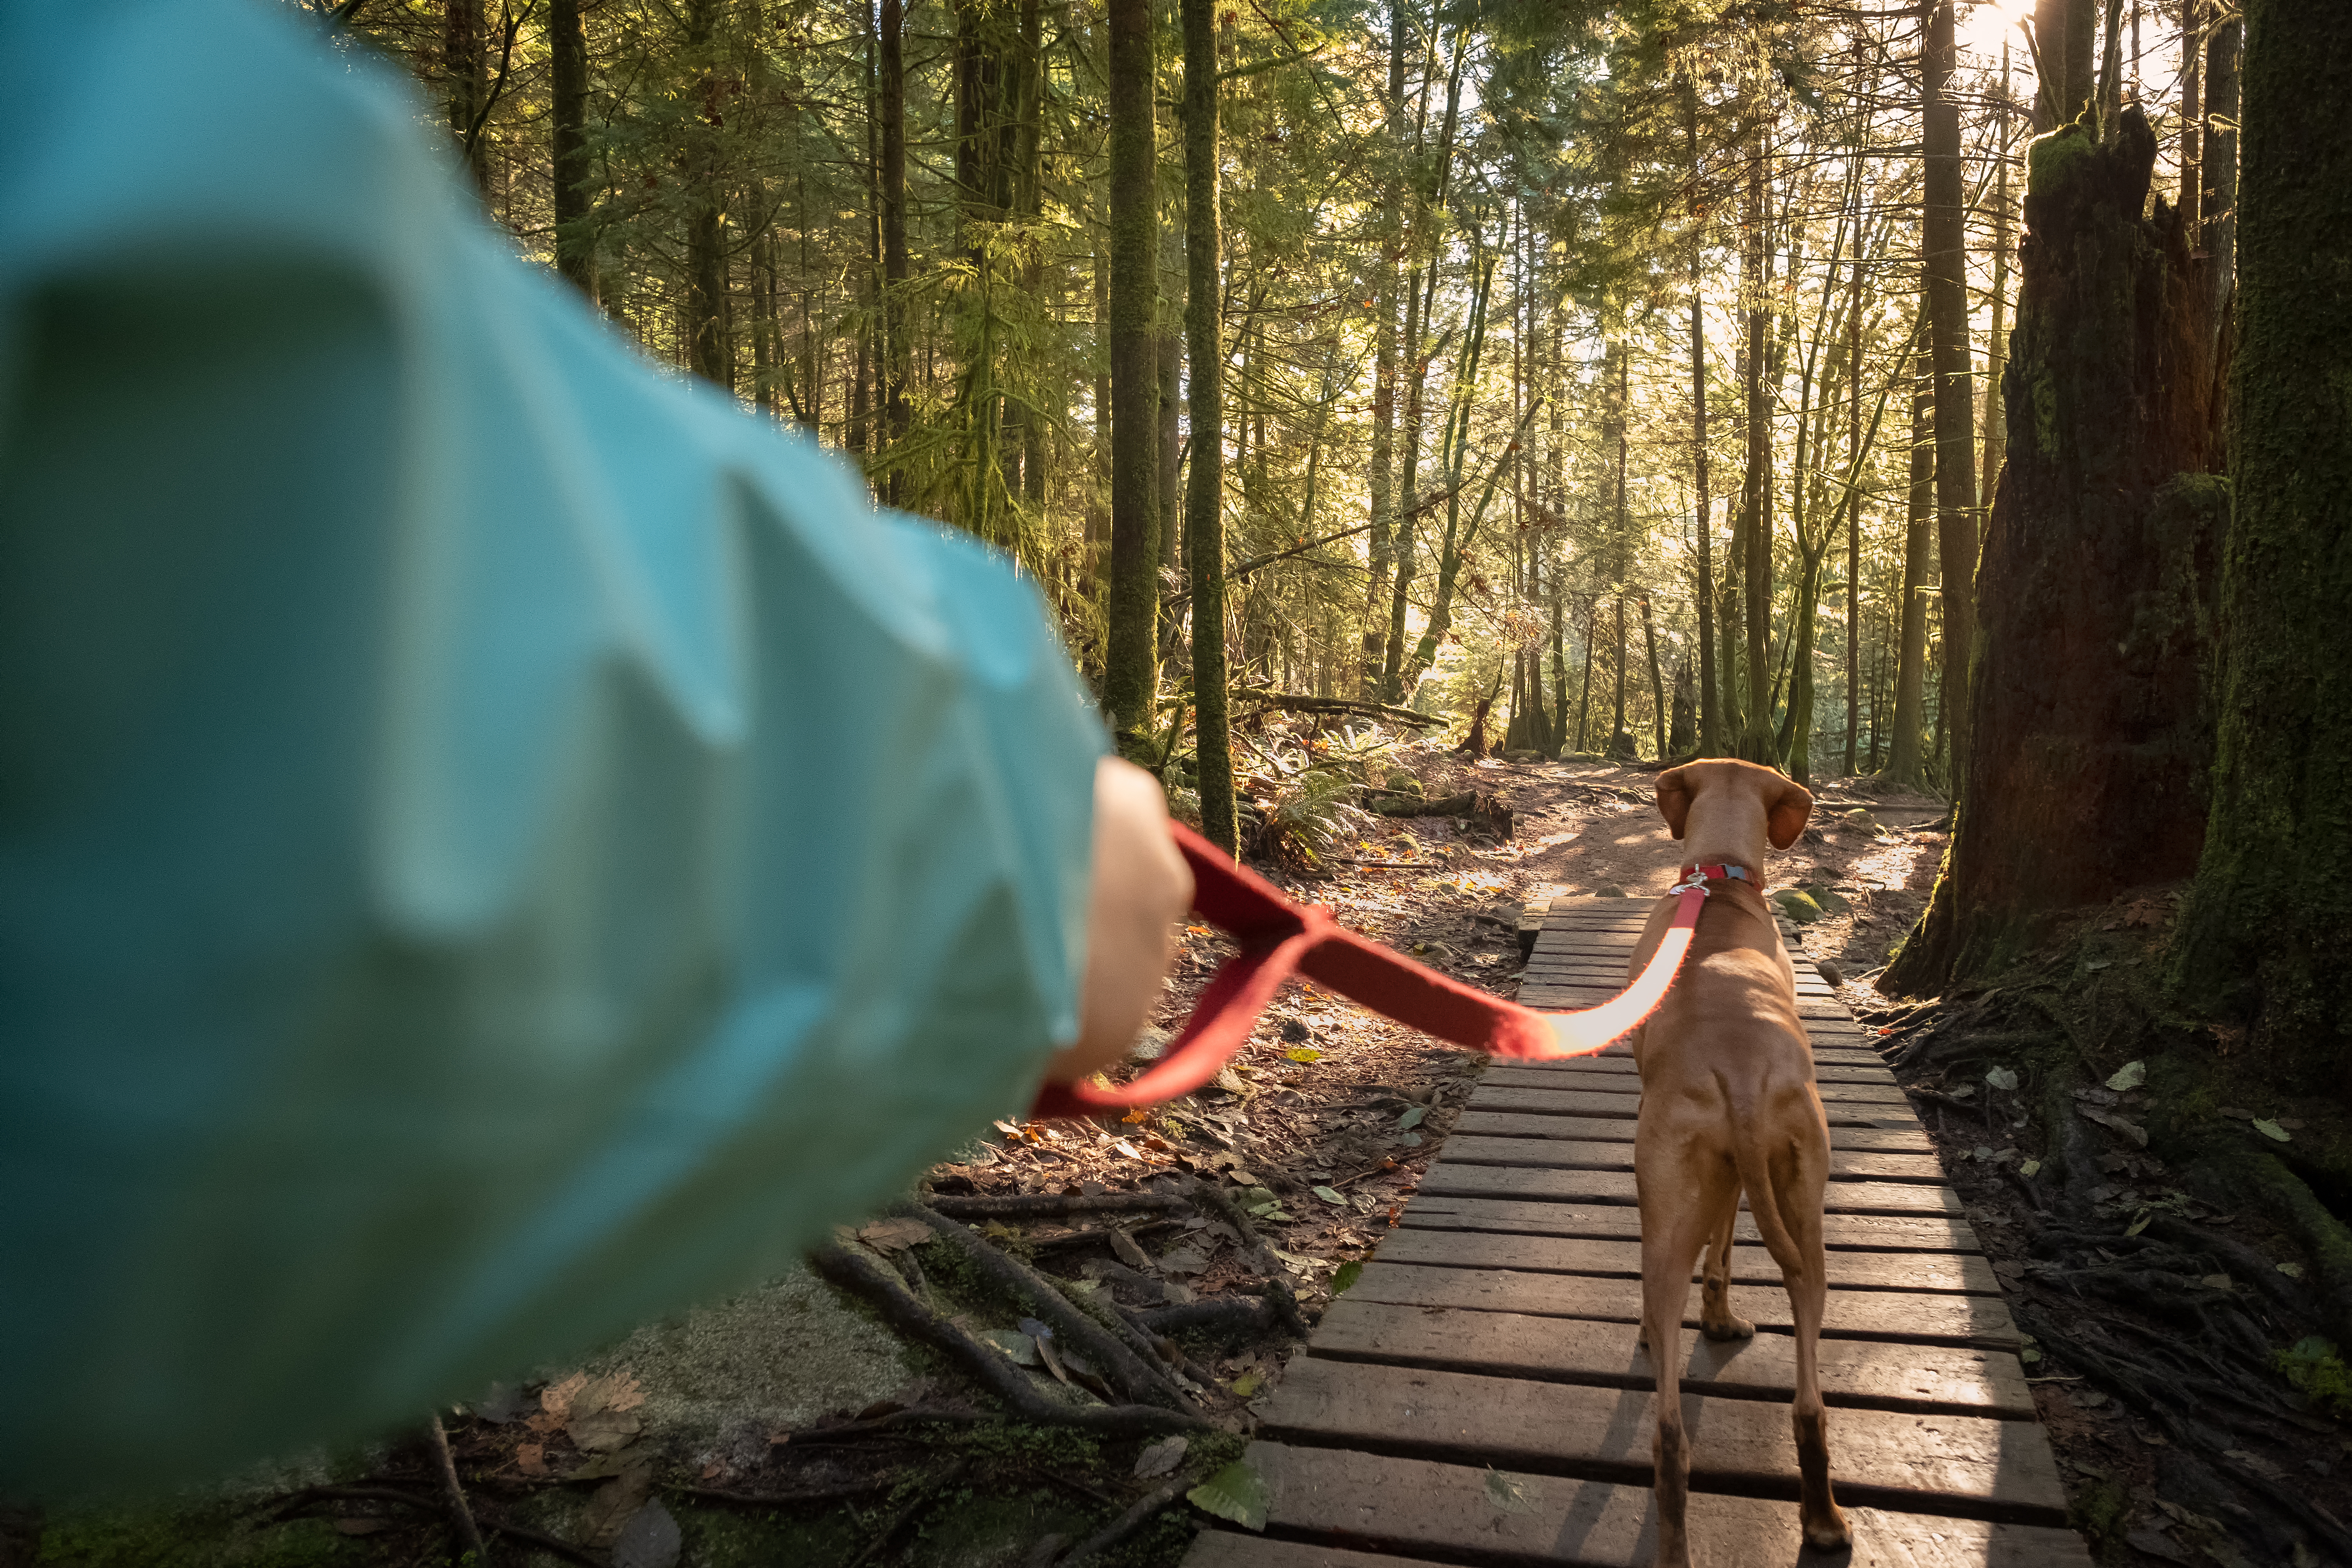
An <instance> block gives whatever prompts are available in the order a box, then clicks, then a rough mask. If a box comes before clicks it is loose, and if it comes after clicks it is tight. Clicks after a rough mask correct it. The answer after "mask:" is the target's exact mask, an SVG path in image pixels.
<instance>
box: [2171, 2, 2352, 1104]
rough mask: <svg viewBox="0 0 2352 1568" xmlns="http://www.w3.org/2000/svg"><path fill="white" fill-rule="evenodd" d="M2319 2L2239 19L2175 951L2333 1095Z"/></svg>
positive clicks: (2350, 940) (2345, 856)
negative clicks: (2200, 853) (2228, 255)
mask: <svg viewBox="0 0 2352 1568" xmlns="http://www.w3.org/2000/svg"><path fill="white" fill-rule="evenodd" d="M2341 24H2342V18H2341V17H2340V16H2337V15H2336V8H2335V7H2334V6H2333V5H2326V4H2323V3H2322V0H2252V3H2251V4H2249V5H2247V6H2246V12H2245V56H2244V65H2243V72H2244V75H2243V91H2244V95H2245V97H2244V111H2243V112H2244V122H2245V165H2244V177H2243V184H2242V187H2241V193H2240V196H2241V200H2242V207H2243V212H2244V221H2243V223H2242V225H2241V226H2240V227H2239V237H2240V238H2239V268H2238V277H2239V282H2238V292H2237V300H2236V311H2237V321H2236V326H2235V329H2234V347H2233V348H2232V350H2231V367H2230V397H2231V413H2230V436H2229V448H2230V474H2231V484H2232V489H2233V490H2234V492H2235V495H2236V500H2237V504H2236V508H2235V512H2234V516H2233V519H2232V521H2231V529H2230V535H2229V542H2228V549H2227V553H2226V556H2225V559H2224V561H2223V564H2222V568H2221V627H2222V631H2221V639H2220V647H2219V650H2218V651H2219V658H2218V661H2217V663H2218V668H2219V677H2220V682H2219V683H2220V693H2219V695H2220V704H2219V710H2220V737H2219V741H2220V766H2219V769H2218V775H2217V777H2216V780H2215V785H2214V792H2213V811H2212V816H2211V826H2210V837H2208V839H2207V841H2206V845H2205V852H2204V857H2203V858H2202V860H2201V861H2200V863H2199V866H2198V870H2197V882H2196V886H2195V889H2194V890H2193V892H2192V893H2191V895H2190V898H2189V909H2188V910H2187V913H2186V915H2185V916H2184V918H2183V920H2182V923H2181V930H2180V935H2179V942H2178V946H2177V948H2176V950H2175V951H2176V952H2179V955H2180V973H2181V975H2182V977H2183V979H2184V981H2185V983H2186V994H2187V995H2188V996H2189V997H2190V998H2193V999H2194V1000H2195V1001H2196V1002H2197V1003H2199V1004H2201V1005H2205V1006H2207V1007H2209V1008H2210V1009H2214V1010H2223V1009H2226V1010H2227V1011H2228V1012H2229V1013H2231V1014H2233V1015H2235V1016H2238V1017H2241V1018H2244V1019H2247V1020H2250V1021H2251V1022H2252V1024H2253V1026H2254V1034H2253V1037H2254V1040H2255V1042H2256V1044H2257V1045H2258V1046H2259V1047H2261V1048H2262V1049H2263V1052H2264V1054H2265V1055H2266V1056H2267V1057H2268V1058H2270V1059H2271V1060H2273V1062H2275V1063H2277V1064H2278V1065H2279V1066H2280V1067H2282V1068H2284V1069H2286V1072H2287V1073H2288V1074H2289V1075H2292V1076H2299V1077H2300V1079H2301V1080H2302V1082H2303V1084H2304V1085H2305V1087H2307V1088H2308V1089H2311V1090H2314V1091H2316V1092H2321V1093H2327V1094H2331V1095H2332V1096H2334V1097H2335V1098H2336V1100H2338V1101H2339V1102H2340V1101H2341V1100H2344V1099H2345V1098H2346V1088H2345V1085H2346V1081H2347V1079H2346V1073H2345V1070H2344V1064H2345V1061H2346V1059H2347V1057H2346V1050H2347V1034H2352V1026H2347V1020H2352V994H2347V992H2352V803H2347V798H2346V796H2347V791H2352V784H2347V781H2352V705H2347V702H2346V700H2345V698H2344V693H2343V690H2342V680H2343V671H2344V670H2345V669H2346V668H2352V647H2347V644H2352V619H2347V616H2346V615H2345V613H2344V605H2345V604H2346V602H2347V594H2352V563H2347V556H2346V554H2345V552H2344V550H2343V542H2344V541H2345V539H2347V537H2352V423H2347V421H2346V419H2345V417H2344V384H2345V382H2344V378H2345V375H2346V374H2347V372H2346V367H2347V366H2352V294H2347V292H2346V290H2345V288H2344V284H2343V277H2342V266H2343V258H2344V257H2346V256H2347V255H2352V127H2347V122H2346V121H2345V119H2344V114H2343V105H2342V100H2341V99H2340V98H2339V97H2338V96H2337V95H2336V88H2338V87H2340V86H2341V85H2342V84H2343V83H2345V82H2347V81H2352V34H2347V31H2346V30H2345V28H2344V27H2343V26H2342V25H2341Z"/></svg>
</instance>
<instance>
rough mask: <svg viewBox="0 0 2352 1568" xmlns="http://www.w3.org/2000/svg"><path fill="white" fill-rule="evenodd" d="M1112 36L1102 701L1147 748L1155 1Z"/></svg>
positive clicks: (1154, 498) (1113, 11)
mask: <svg viewBox="0 0 2352 1568" xmlns="http://www.w3.org/2000/svg"><path fill="white" fill-rule="evenodd" d="M1108 16H1109V20H1108V28H1109V33H1110V73H1109V74H1110V94H1109V101H1110V398H1111V437H1110V439H1111V454H1110V579H1111V582H1110V635H1109V651H1108V658H1106V659H1105V661H1104V668H1103V705H1104V707H1106V708H1107V709H1108V710H1109V711H1110V720H1111V726H1112V728H1113V730H1114V731H1116V732H1117V733H1118V737H1119V741H1120V743H1121V746H1122V747H1123V748H1125V747H1130V746H1134V745H1138V744H1144V745H1148V744H1149V743H1150V730H1151V719H1152V702H1153V700H1154V698H1155V696H1156V695H1157V693H1158V690H1159V658H1158V644H1159V625H1158V623H1159V605H1160V573H1159V560H1160V519H1159V517H1158V515H1157V514H1158V511H1159V505H1158V502H1159V489H1160V473H1159V456H1158V450H1159V446H1160V442H1159V429H1158V420H1159V413H1160V410H1159V402H1160V371H1159V364H1158V359H1159V355H1158V351H1157V346H1156V344H1155V342H1154V341H1153V339H1154V333H1153V330H1152V329H1153V324H1154V323H1153V312H1154V310H1155V307H1156V305H1157V303H1158V295H1159V292H1160V290H1159V287H1158V281H1159V279H1158V269H1159V255H1158V251H1159V243H1158V239H1159V213H1158V191H1157V187H1156V183H1155V175H1156V171H1155V168H1154V156H1155V149H1154V147H1153V145H1152V135H1153V132H1152V115H1151V95H1152V91H1153V80H1152V77H1153V69H1152V42H1153V40H1152V34H1151V0H1108Z"/></svg>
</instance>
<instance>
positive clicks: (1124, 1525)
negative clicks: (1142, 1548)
mask: <svg viewBox="0 0 2352 1568" xmlns="http://www.w3.org/2000/svg"><path fill="white" fill-rule="evenodd" d="M1191 1488H1192V1479H1191V1478H1189V1477H1186V1476H1178V1477H1177V1478H1176V1479H1174V1480H1172V1481H1169V1482H1168V1483H1166V1484H1165V1485H1163V1486H1161V1487H1160V1488H1158V1489H1155V1490H1153V1491H1151V1492H1150V1493H1148V1494H1147V1495H1146V1496H1145V1497H1144V1498H1143V1500H1141V1501H1140V1502H1138V1503H1137V1504H1136V1505H1135V1506H1134V1507H1133V1508H1130V1509H1129V1510H1127V1511H1126V1512H1125V1513H1123V1514H1120V1515H1119V1516H1118V1518H1117V1519H1114V1520H1112V1521H1110V1522H1109V1523H1108V1524H1106V1525H1104V1526H1103V1527H1102V1528H1101V1529H1100V1530H1097V1531H1095V1532H1094V1533H1093V1534H1092V1535H1089V1536H1087V1538H1086V1539H1085V1540H1084V1541H1081V1542H1078V1543H1077V1544H1076V1546H1073V1547H1071V1548H1070V1553H1069V1555H1068V1556H1066V1557H1065V1558H1063V1559H1062V1560H1061V1562H1060V1563H1057V1564H1056V1565H1055V1568H1077V1565H1078V1564H1079V1563H1083V1562H1085V1561H1086V1560H1087V1558H1089V1557H1092V1556H1094V1555H1096V1554H1097V1552H1108V1551H1109V1550H1110V1549H1111V1548H1112V1547H1114V1546H1116V1545H1118V1543H1119V1542H1122V1541H1125V1540H1126V1539H1127V1538H1128V1537H1129V1536H1130V1535H1133V1534H1134V1533H1135V1532H1136V1531H1138V1530H1139V1529H1141V1528H1142V1527H1143V1525H1144V1523H1145V1521H1148V1520H1150V1518H1151V1517H1152V1516H1153V1515H1155V1514H1157V1513H1158V1512H1159V1511H1160V1510H1161V1509H1164V1508H1166V1507H1167V1506H1168V1505H1169V1504H1170V1503H1172V1502H1174V1501H1175V1500H1177V1499H1178V1498H1180V1497H1181V1496H1183V1495H1184V1493H1185V1492H1186V1491H1188V1490H1190V1489H1191Z"/></svg>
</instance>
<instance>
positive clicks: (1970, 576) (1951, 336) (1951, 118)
mask: <svg viewBox="0 0 2352 1568" xmlns="http://www.w3.org/2000/svg"><path fill="white" fill-rule="evenodd" d="M1952 11H1953V0H1936V8H1935V10H1934V11H1933V13H1931V15H1930V16H1929V18H1928V24H1927V51H1926V54H1925V56H1924V57H1923V58H1922V59H1921V61H1920V65H1921V76H1922V79H1923V80H1924V82H1925V84H1926V97H1927V104H1926V113H1925V149H1926V153H1927V158H1926V162H1927V169H1926V184H1927V205H1926V208H1925V210H1924V212H1923V213H1922V215H1921V217H1920V223H1919V235H1920V242H1919V244H1920V263H1921V269H1922V271H1923V272H1924V273H1925V274H1926V281H1927V343H1928V352H1929V353H1930V354H1931V355H1932V356H1933V357H1934V361H1935V372H1936V550H1937V556H1938V557H1939V558H1940V559H1941V561H1942V562H1943V569H1944V570H1943V595H1942V611H1943V648H1942V653H1943V665H1944V677H1943V682H1942V684H1941V685H1940V686H1939V687H1938V688H1937V711H1938V712H1939V713H1940V714H1941V715H1943V717H1944V722H1945V724H1946V728H1947V731H1948V736H1949V740H1950V747H1951V749H1950V752H1949V755H1950V757H1951V772H1950V773H1949V774H1948V777H1950V778H1951V779H1952V780H1954V781H1955V782H1956V783H1957V781H1958V780H1959V779H1960V778H1961V777H1962V776H1963V770H1964V769H1965V767H1966V765H1967V759H1968V753H1969V644H1970V641H1971V639H1972V637H1973V636H1974V630H1975V626H1976V610H1975V594H1976V587H1975V584H1976V568H1977V481H1976V456H1977V453H1976V446H1977V443H1976V422H1977V414H1976V397H1975V393H1974V390H1973V380H1972V378H1971V376H1970V375H1969V292H1968V253H1967V249H1966V247H1967V243H1968V225H1967V218H1968V215H1967V209H1966V207H1965V205H1964V201H1965V197H1964V195H1963V192H1962V189H1961V180H1960V106H1959V104H1958V101H1957V100H1955V99H1954V98H1953V96H1952V93H1951V77H1952V70H1953V67H1954V65H1955V63H1956V62H1957V60H1958V43H1957V42H1956V40H1955V36H1954V24H1953V16H1952Z"/></svg>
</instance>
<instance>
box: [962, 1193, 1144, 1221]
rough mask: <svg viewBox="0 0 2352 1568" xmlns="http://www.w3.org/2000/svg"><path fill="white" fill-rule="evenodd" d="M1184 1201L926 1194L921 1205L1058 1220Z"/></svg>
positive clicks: (972, 1215) (985, 1215) (965, 1215)
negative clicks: (1076, 1215)
mask: <svg viewBox="0 0 2352 1568" xmlns="http://www.w3.org/2000/svg"><path fill="white" fill-rule="evenodd" d="M1185 1203H1186V1200H1185V1198H1184V1197H1183V1196H1182V1195H1181V1194H1171V1193H1092V1194H1085V1195H1079V1194H1068V1193H1030V1194H1021V1195H1018V1196H1008V1197H999V1198H965V1197H951V1196H944V1195H939V1194H926V1195H925V1196H924V1198H923V1204H924V1205H925V1206H926V1207H928V1208H929V1209H931V1210H933V1211H934V1212H936V1213H939V1214H943V1215H949V1216H950V1217H951V1218H955V1219H1060V1218H1062V1217H1064V1216H1066V1215H1074V1214H1125V1213H1129V1212H1130V1211H1132V1210H1136V1209H1154V1210H1156V1209H1180V1208H1182V1207H1183V1206H1184V1205H1185Z"/></svg>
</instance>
